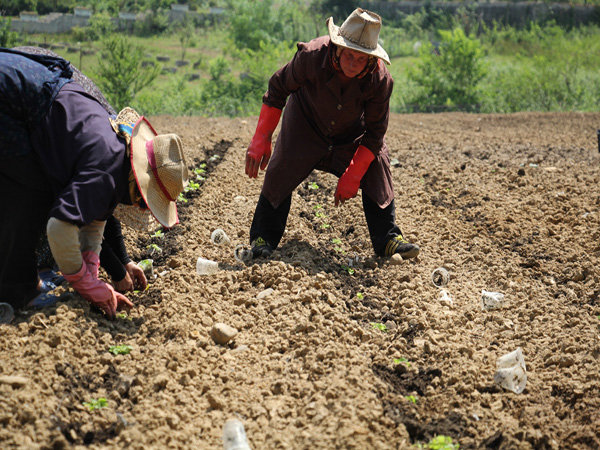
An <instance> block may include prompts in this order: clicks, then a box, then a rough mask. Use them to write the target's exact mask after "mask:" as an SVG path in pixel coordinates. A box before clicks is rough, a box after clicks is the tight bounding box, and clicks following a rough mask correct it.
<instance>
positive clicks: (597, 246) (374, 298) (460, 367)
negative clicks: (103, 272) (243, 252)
mask: <svg viewBox="0 0 600 450" xmlns="http://www.w3.org/2000/svg"><path fill="white" fill-rule="evenodd" d="M151 121H152V123H153V125H154V126H155V128H156V129H157V130H158V131H159V132H176V133H178V134H179V135H180V136H181V137H182V139H183V142H184V146H185V150H186V154H187V157H188V165H189V167H190V168H191V169H203V170H204V174H203V177H204V178H205V179H204V180H200V179H197V180H196V182H197V183H198V188H197V189H195V190H192V191H189V192H188V193H187V194H186V197H187V198H186V200H187V203H181V204H180V216H181V224H180V225H178V226H177V227H175V228H173V229H171V230H167V231H165V232H164V236H163V237H151V233H150V232H148V233H137V232H135V231H134V230H130V229H128V230H127V233H128V234H127V245H128V248H129V250H130V253H131V254H132V255H133V256H134V257H135V259H136V260H139V259H141V258H145V257H148V256H151V257H153V259H154V260H155V273H157V274H159V276H158V277H157V278H156V279H155V280H153V281H152V283H151V285H150V288H149V289H148V290H147V291H145V292H142V293H136V294H132V295H131V296H130V298H131V299H132V300H133V301H134V303H135V304H136V308H135V309H133V310H132V311H131V312H130V315H129V316H127V317H121V318H118V319H116V320H115V321H108V320H105V319H104V318H103V317H102V315H101V314H99V313H98V312H97V311H92V310H90V308H89V306H88V304H87V303H86V302H85V301H84V300H83V299H81V298H80V297H78V296H77V295H73V296H72V298H70V299H68V300H67V301H64V302H61V303H59V304H58V305H57V306H55V307H50V308H46V309H44V310H41V311H24V312H21V313H20V314H18V315H17V317H16V318H15V320H14V321H13V323H11V324H9V325H2V326H0V346H1V348H2V353H1V355H2V356H1V360H2V362H1V364H0V424H2V426H1V427H0V447H2V448H13V447H16V448H64V447H68V446H70V445H75V446H76V447H78V448H82V447H83V446H84V445H85V446H86V447H87V448H133V449H144V448H201V449H204V448H207V449H208V448H211V449H216V448H220V447H221V446H222V444H221V433H222V427H223V424H224V423H225V421H226V420H227V419H228V418H230V417H234V416H236V417H238V418H240V419H241V420H242V421H243V423H244V425H245V428H246V432H247V435H248V438H249V441H250V445H251V448H253V449H274V448H285V449H308V448H310V449H332V448H344V449H349V448H357V449H364V448H374V449H397V448H402V449H404V448H411V447H413V448H417V447H418V446H419V445H422V446H423V447H422V448H434V447H430V446H428V445H427V443H428V442H430V440H431V439H433V438H434V437H436V436H448V437H450V438H451V439H452V442H453V443H454V444H460V448H465V449H467V448H502V449H509V448H510V449H512V448H522V449H527V448H536V449H537V448H552V449H558V448H577V449H595V448H599V447H600V438H599V436H600V382H599V381H598V374H599V369H600V302H599V297H600V287H599V286H600V267H599V261H600V167H599V161H600V154H599V152H598V142H597V137H596V130H597V129H598V128H600V113H518V114H512V115H483V114H481V115H479V114H462V113H447V114H439V115H392V117H391V119H390V127H389V131H388V136H387V140H388V144H389V147H390V153H391V158H392V162H393V169H392V173H393V177H394V184H395V189H396V207H397V221H398V223H399V225H400V226H401V228H402V230H403V231H404V234H405V236H406V237H407V238H408V239H409V240H411V241H413V242H417V243H418V244H419V245H420V246H421V247H422V251H421V254H420V256H419V258H417V259H416V260H411V261H404V262H400V263H399V264H395V261H390V260H384V259H378V258H375V257H373V254H372V252H371V248H370V243H369V240H368V233H367V229H366V224H365V221H364V217H363V215H362V208H361V202H360V199H358V198H357V199H354V200H352V201H350V202H348V203H346V204H345V205H344V206H343V207H341V208H335V207H334V206H333V193H334V189H335V178H334V177H333V176H330V175H328V174H323V173H315V174H313V175H311V177H310V179H309V180H307V182H306V183H304V184H303V185H301V186H300V187H299V188H298V189H297V190H296V192H295V194H294V196H293V201H292V211H291V214H290V219H289V221H288V228H287V232H286V234H285V235H284V238H283V241H282V245H281V247H280V248H279V249H278V251H276V252H275V254H274V256H273V258H272V259H271V260H258V261H253V262H251V263H249V264H247V265H246V264H243V263H241V262H238V261H237V260H236V259H235V258H234V247H235V246H236V245H238V244H247V240H248V231H249V227H250V223H251V220H252V214H253V212H254V207H255V204H256V200H257V198H258V195H259V192H260V187H261V178H260V177H259V180H250V179H248V178H247V177H246V176H245V175H244V173H243V172H244V168H243V164H244V152H245V148H246V146H247V144H248V142H249V141H250V138H251V136H252V133H253V131H254V128H255V126H256V117H251V118H245V119H243V118H237V119H223V118H219V119H217V118H215V119H208V118H200V117H170V116H156V117H151ZM202 164H206V165H205V166H203V165H202ZM198 172H200V171H198ZM216 228H222V229H223V230H225V232H226V233H227V234H228V236H229V237H230V239H231V244H230V245H221V246H217V245H214V244H212V243H211V240H210V236H211V232H212V231H213V230H214V229H216ZM151 244H156V246H159V247H160V248H161V250H160V252H159V251H158V250H156V247H154V248H153V247H152V245H151ZM152 252H154V253H153V254H151V253H152ZM200 256H202V257H204V258H208V259H212V260H214V261H218V263H219V267H220V270H219V272H217V273H216V274H214V275H209V276H200V275H197V274H196V273H195V265H196V259H197V258H198V257H200ZM349 260H350V261H352V262H351V263H350V262H349ZM438 267H444V268H446V269H447V270H448V271H449V273H450V281H449V283H448V285H447V291H448V292H449V294H450V295H451V297H452V302H448V301H444V302H442V301H440V300H439V296H440V290H439V289H438V288H437V287H435V286H434V285H433V283H432V280H431V274H432V272H433V271H434V269H436V268H438ZM483 289H485V290H488V291H494V292H500V293H503V294H504V295H505V300H506V301H505V305H504V306H503V307H502V308H500V309H496V310H489V311H488V310H482V308H481V304H480V298H481V291H482V290H483ZM215 323H225V324H228V325H230V326H231V327H234V328H235V329H237V330H238V334H237V335H236V336H235V337H234V338H233V339H232V340H231V341H230V342H229V343H228V344H226V345H217V344H216V343H215V342H214V341H213V339H212V338H211V329H212V327H213V325H214V324H215ZM116 345H128V346H130V347H131V352H130V353H129V354H118V355H115V354H113V353H111V352H109V348H111V346H116ZM518 347H520V348H521V349H522V350H523V354H524V358H525V363H526V367H527V385H526V388H525V391H524V392H523V393H521V394H515V393H513V392H510V391H507V390H504V389H502V388H500V387H499V386H497V385H496V384H494V382H493V378H494V373H495V370H496V360H497V358H498V357H500V356H502V355H504V354H506V353H508V352H511V351H513V350H515V349H516V348H518ZM15 377H18V378H15ZM100 398H105V399H106V400H107V402H106V406H104V407H102V408H99V409H95V410H93V411H91V410H90V409H91V408H90V407H89V406H88V405H84V402H86V403H88V404H89V403H91V402H92V400H98V399H100ZM435 448H439V447H435ZM446 448H450V447H446Z"/></svg>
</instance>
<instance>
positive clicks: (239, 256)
mask: <svg viewBox="0 0 600 450" xmlns="http://www.w3.org/2000/svg"><path fill="white" fill-rule="evenodd" d="M233 257H234V258H235V260H236V261H237V262H240V263H242V264H245V263H247V262H248V261H250V260H251V259H252V249H251V248H250V247H247V246H245V245H242V244H240V245H238V246H236V247H235V250H234V251H233Z"/></svg>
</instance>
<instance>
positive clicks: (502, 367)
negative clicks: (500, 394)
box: [494, 347, 527, 394]
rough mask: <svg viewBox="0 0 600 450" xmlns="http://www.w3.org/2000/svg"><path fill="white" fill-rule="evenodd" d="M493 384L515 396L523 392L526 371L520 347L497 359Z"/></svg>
mask: <svg viewBox="0 0 600 450" xmlns="http://www.w3.org/2000/svg"><path fill="white" fill-rule="evenodd" d="M494 382H495V383H496V384H498V385H500V386H502V387H503V388H504V389H508V390H509V391H512V392H514V393H515V394H520V393H521V392H523V391H524V390H525V385H526V384H527V370H526V369H525V358H524V357H523V351H522V350H521V347H518V348H517V349H516V350H515V351H513V352H510V353H507V354H506V355H503V356H501V357H500V358H498V360H497V361H496V374H495V375H494Z"/></svg>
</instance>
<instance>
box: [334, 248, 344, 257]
mask: <svg viewBox="0 0 600 450" xmlns="http://www.w3.org/2000/svg"><path fill="white" fill-rule="evenodd" d="M333 249H334V250H335V251H336V252H338V253H341V254H343V255H345V254H346V252H345V251H344V249H343V248H342V247H333Z"/></svg>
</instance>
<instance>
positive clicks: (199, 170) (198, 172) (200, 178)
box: [194, 163, 206, 181]
mask: <svg viewBox="0 0 600 450" xmlns="http://www.w3.org/2000/svg"><path fill="white" fill-rule="evenodd" d="M204 167H206V164H204V163H202V164H201V165H200V167H199V168H196V169H194V173H195V174H196V180H198V181H204V180H206V178H205V177H203V176H202V175H204V174H205V173H206V170H204Z"/></svg>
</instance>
